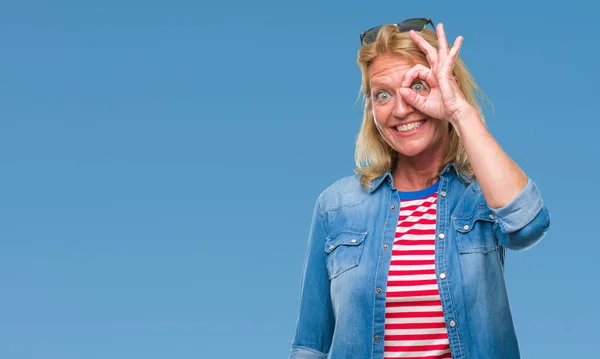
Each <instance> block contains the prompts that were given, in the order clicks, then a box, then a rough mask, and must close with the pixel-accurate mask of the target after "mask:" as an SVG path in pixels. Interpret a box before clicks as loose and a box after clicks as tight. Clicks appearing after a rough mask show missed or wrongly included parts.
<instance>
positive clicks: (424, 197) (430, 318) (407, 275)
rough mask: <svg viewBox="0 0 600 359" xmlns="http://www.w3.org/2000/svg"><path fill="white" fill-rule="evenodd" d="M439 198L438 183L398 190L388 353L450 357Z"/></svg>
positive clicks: (412, 358)
mask: <svg viewBox="0 0 600 359" xmlns="http://www.w3.org/2000/svg"><path fill="white" fill-rule="evenodd" d="M419 197H420V198H419ZM436 202H437V183H436V184H435V185H433V186H430V187H428V188H426V189H424V190H422V191H418V192H400V217H399V219H398V226H397V228H396V238H395V240H394V246H393V248H392V259H391V263H390V270H389V276H388V282H387V292H386V308H385V336H384V358H403V359H439V358H451V355H450V346H449V342H448V333H447V331H446V325H445V322H444V314H443V312H442V303H441V301H440V293H439V291H438V285H437V280H436V275H435V230H436V226H435V223H436Z"/></svg>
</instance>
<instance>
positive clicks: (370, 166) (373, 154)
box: [354, 25, 485, 190]
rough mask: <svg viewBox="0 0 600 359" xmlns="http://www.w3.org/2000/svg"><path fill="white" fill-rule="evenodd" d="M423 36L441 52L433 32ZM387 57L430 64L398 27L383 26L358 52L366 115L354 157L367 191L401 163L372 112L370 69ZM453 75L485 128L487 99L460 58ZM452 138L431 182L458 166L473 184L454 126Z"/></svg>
mask: <svg viewBox="0 0 600 359" xmlns="http://www.w3.org/2000/svg"><path fill="white" fill-rule="evenodd" d="M421 36H422V37H423V38H424V39H425V40H426V41H427V42H428V43H430V44H431V45H432V46H433V47H434V48H436V49H437V48H438V43H437V36H436V34H435V33H434V32H433V31H431V30H429V29H427V28H426V29H424V30H423V32H421ZM386 53H397V54H401V55H403V56H406V57H407V58H408V59H409V60H414V59H415V58H418V59H421V60H423V61H425V63H428V62H427V58H426V56H425V53H424V52H423V51H421V49H419V47H418V46H417V44H415V43H414V42H413V41H412V40H411V39H410V37H409V36H408V33H407V32H403V33H401V32H399V31H398V27H396V26H394V25H385V26H383V27H382V28H381V29H380V30H379V33H378V34H377V39H376V40H375V41H374V42H373V43H370V44H366V45H363V46H362V47H361V48H360V50H359V51H358V59H357V63H358V65H359V67H360V70H361V73H362V86H361V92H362V96H363V97H364V113H363V121H362V125H361V128H360V132H359V133H358V136H357V139H356V152H355V155H354V159H355V162H356V169H355V170H354V172H355V173H356V174H359V175H360V184H361V186H362V187H363V188H364V189H365V190H366V189H367V188H368V186H369V185H370V182H371V181H372V180H373V179H375V178H377V177H380V176H383V175H384V174H385V173H386V172H387V171H388V170H392V167H393V166H394V164H395V161H396V159H397V152H396V150H394V149H393V148H392V147H390V145H388V143H387V142H386V141H385V140H384V139H383V138H382V137H381V134H380V133H379V131H378V130H377V127H376V126H375V123H374V118H373V113H372V111H371V110H372V109H371V105H372V103H371V85H370V81H369V66H371V64H372V63H373V61H374V60H375V58H376V57H377V56H378V55H383V54H386ZM452 73H453V75H454V76H456V77H457V78H458V80H459V82H460V90H461V91H462V93H463V95H464V96H465V98H466V100H467V101H468V102H469V104H471V105H472V106H473V107H474V108H475V109H477V111H478V112H479V114H480V117H481V120H482V121H483V122H484V124H485V121H484V119H483V113H482V111H481V107H480V105H479V103H478V101H477V98H476V96H477V95H480V96H481V97H482V98H483V94H482V93H481V91H480V90H479V88H478V86H477V84H476V83H475V80H474V79H473V77H472V76H471V74H470V73H469V71H468V70H467V68H466V66H465V64H464V63H463V62H462V60H461V59H460V56H458V57H457V59H456V62H455V65H454V69H453V71H452ZM449 135H450V151H449V152H448V154H447V155H446V157H445V158H444V160H443V161H442V163H441V165H440V168H439V169H438V172H437V173H436V174H434V176H432V177H431V178H430V179H429V181H428V183H431V182H432V181H433V180H435V179H436V178H437V177H438V176H439V175H440V173H441V171H442V170H443V169H444V167H445V166H446V165H447V164H449V163H451V162H454V163H455V166H456V170H457V171H458V172H459V173H461V174H463V175H464V176H465V177H467V178H468V179H470V180H473V179H474V178H475V175H474V173H473V169H472V168H471V163H470V162H469V159H468V158H467V154H466V152H465V148H464V146H463V144H462V142H461V140H460V138H459V136H458V134H457V133H456V130H455V129H454V127H453V126H452V125H450V130H449ZM459 178H460V176H459Z"/></svg>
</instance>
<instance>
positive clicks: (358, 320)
mask: <svg viewBox="0 0 600 359" xmlns="http://www.w3.org/2000/svg"><path fill="white" fill-rule="evenodd" d="M459 176H461V178H462V179H463V180H462V181H461V179H460V178H459ZM466 180H467V179H466V178H464V177H462V175H459V174H458V173H457V171H456V169H455V167H454V165H453V164H452V163H451V164H449V165H447V166H446V167H445V168H444V170H443V171H442V173H441V175H440V180H439V188H438V191H439V192H438V200H437V223H436V239H437V240H436V246H435V263H436V265H435V267H436V275H437V278H438V287H439V291H440V297H441V302H442V308H443V312H444V318H445V322H446V329H447V331H448V338H449V342H450V350H451V352H452V357H453V358H456V359H461V358H487V359H494V358H499V359H500V358H502V359H510V358H519V357H520V355H519V347H518V343H517V338H516V335H515V329H514V325H513V320H512V316H511V311H510V307H509V302H508V295H507V291H506V286H505V281H504V273H503V267H504V256H505V253H506V249H507V248H508V249H513V250H524V249H527V248H529V247H531V246H533V245H534V244H535V243H537V242H538V241H539V240H541V239H542V237H544V235H545V234H546V232H547V231H548V229H549V226H550V214H549V211H548V209H547V208H546V207H545V206H544V205H543V201H542V197H541V195H540V192H539V190H538V188H537V186H536V185H535V183H534V182H533V181H532V180H531V179H528V182H527V185H526V186H525V188H523V190H522V191H521V192H520V193H519V194H518V195H517V197H515V198H514V199H513V200H512V201H511V202H510V203H509V204H507V205H506V206H504V207H502V208H496V209H492V208H490V207H488V205H487V202H486V200H485V198H484V197H483V193H482V192H481V188H480V186H479V183H478V182H477V180H475V181H472V182H470V183H466V182H465V181H466ZM399 205H400V198H399V194H398V191H397V190H396V189H395V188H394V186H393V180H392V175H391V172H389V171H388V172H387V173H386V174H385V175H384V176H382V177H379V178H377V179H376V180H374V181H373V182H372V183H371V185H370V188H369V190H368V191H365V190H363V189H362V188H361V186H360V182H359V178H358V175H352V176H347V177H344V178H342V179H340V180H339V181H337V182H335V183H334V184H332V185H331V186H329V187H328V188H327V189H326V190H324V191H323V192H322V193H321V194H320V195H319V197H318V199H317V201H316V204H315V207H314V212H313V217H312V222H311V226H310V232H309V236H308V246H307V250H306V255H305V259H304V264H303V273H302V280H301V288H300V308H299V309H300V310H299V315H298V320H297V324H296V330H295V335H294V337H293V340H292V347H291V351H290V354H289V358H290V359H292V358H293V359H300V358H303V359H304V358H307V359H308V358H310V359H317V358H319V359H321V358H323V359H325V358H331V359H353V358H359V359H363V358H383V351H384V350H383V349H384V348H383V346H384V324H385V303H386V285H387V276H388V270H389V265H390V260H391V255H392V253H391V250H390V249H391V248H392V247H393V241H394V235H395V231H396V226H397V222H398V215H399V211H400V208H399ZM442 273H444V274H445V275H444V276H442V277H440V274H442ZM442 278H443V279H442Z"/></svg>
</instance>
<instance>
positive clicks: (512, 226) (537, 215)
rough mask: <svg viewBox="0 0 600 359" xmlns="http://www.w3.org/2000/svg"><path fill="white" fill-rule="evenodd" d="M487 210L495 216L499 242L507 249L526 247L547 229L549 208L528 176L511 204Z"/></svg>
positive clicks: (540, 236) (533, 243)
mask: <svg viewBox="0 0 600 359" xmlns="http://www.w3.org/2000/svg"><path fill="white" fill-rule="evenodd" d="M490 210H491V212H492V214H493V215H495V216H496V218H497V219H498V223H497V225H496V226H495V235H496V238H497V239H498V243H499V244H500V245H502V246H504V247H506V248H508V249H513V250H525V249H528V248H530V247H532V246H533V245H535V244H536V243H537V242H539V241H540V240H541V239H542V238H544V236H545V235H546V233H547V232H548V230H549V229H550V211H548V208H546V206H544V202H543V200H542V195H541V193H540V191H539V190H538V188H537V186H536V184H535V182H533V181H532V180H531V178H527V184H526V185H525V187H524V188H523V189H522V190H521V192H519V194H518V195H517V196H516V197H515V198H513V200H512V201H511V202H510V203H508V204H507V205H506V206H504V207H500V208H490Z"/></svg>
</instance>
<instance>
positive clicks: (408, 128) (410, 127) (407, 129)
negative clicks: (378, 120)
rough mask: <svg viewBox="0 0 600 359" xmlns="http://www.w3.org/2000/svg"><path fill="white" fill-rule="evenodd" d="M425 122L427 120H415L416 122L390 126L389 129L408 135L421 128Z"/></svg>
mask: <svg viewBox="0 0 600 359" xmlns="http://www.w3.org/2000/svg"><path fill="white" fill-rule="evenodd" d="M427 120H428V119H427V118H424V119H421V120H417V121H411V122H403V123H400V124H397V125H395V126H391V127H392V129H393V130H394V131H395V132H397V133H402V134H409V133H411V132H414V131H415V130H417V129H418V128H420V127H421V126H423V125H424V124H425V123H426V122H427Z"/></svg>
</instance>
